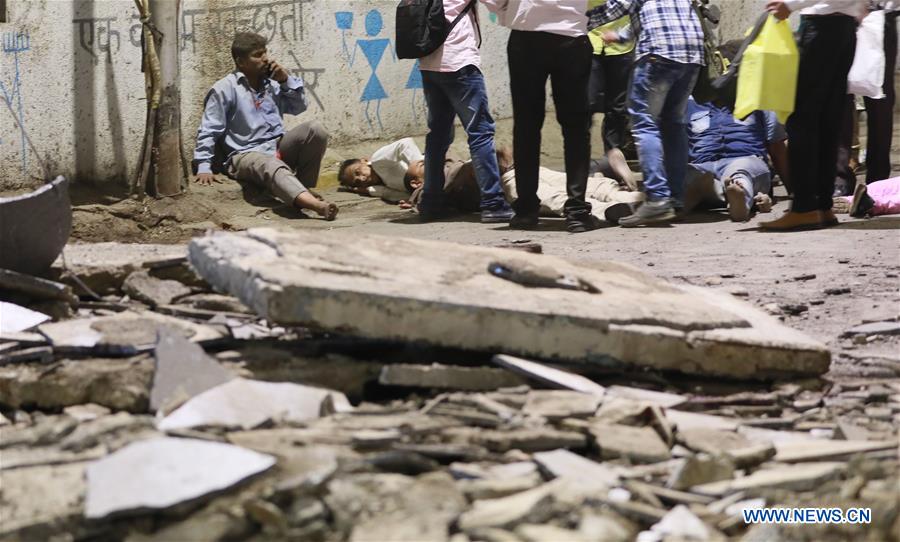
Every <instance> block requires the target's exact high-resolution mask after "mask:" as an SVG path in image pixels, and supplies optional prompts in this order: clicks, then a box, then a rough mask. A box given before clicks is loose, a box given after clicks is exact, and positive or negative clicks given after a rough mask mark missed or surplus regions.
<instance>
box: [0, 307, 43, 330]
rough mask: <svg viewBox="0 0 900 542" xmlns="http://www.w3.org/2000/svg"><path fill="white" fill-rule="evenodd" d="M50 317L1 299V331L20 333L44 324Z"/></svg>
mask: <svg viewBox="0 0 900 542" xmlns="http://www.w3.org/2000/svg"><path fill="white" fill-rule="evenodd" d="M47 320H50V317H49V316H47V315H46V314H42V313H40V312H37V311H33V310H31V309H26V308H25V307H21V306H19V305H16V304H14V303H7V302H6V301H0V333H19V332H20V331H27V330H29V329H31V328H33V327H36V326H38V325H40V324H43V323H44V322H46V321H47Z"/></svg>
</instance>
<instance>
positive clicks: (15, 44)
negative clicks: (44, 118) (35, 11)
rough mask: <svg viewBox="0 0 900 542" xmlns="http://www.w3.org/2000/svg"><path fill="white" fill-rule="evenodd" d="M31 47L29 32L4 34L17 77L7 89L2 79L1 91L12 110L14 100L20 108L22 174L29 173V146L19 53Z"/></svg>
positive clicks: (5, 48)
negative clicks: (26, 137)
mask: <svg viewBox="0 0 900 542" xmlns="http://www.w3.org/2000/svg"><path fill="white" fill-rule="evenodd" d="M30 49H31V37H30V36H29V34H28V32H8V33H5V34H3V52H4V54H7V55H12V56H13V62H14V64H15V77H14V79H13V83H12V88H11V89H7V87H6V85H4V84H3V81H0V92H2V93H3V99H4V100H5V101H6V105H7V106H8V107H9V108H10V109H11V110H12V108H13V101H15V102H16V106H15V107H16V109H18V119H17V122H18V125H19V135H20V138H21V140H22V174H23V175H27V173H28V148H27V147H26V146H25V125H24V123H25V111H24V109H23V107H22V80H21V78H20V74H19V53H24V52H25V51H28V50H30Z"/></svg>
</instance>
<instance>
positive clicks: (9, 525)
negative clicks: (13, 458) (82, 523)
mask: <svg viewBox="0 0 900 542" xmlns="http://www.w3.org/2000/svg"><path fill="white" fill-rule="evenodd" d="M87 465H88V463H87V462H80V463H68V464H64V465H45V466H38V467H26V468H21V469H13V470H3V471H0V484H2V486H3V498H2V499H0V518H3V521H0V538H3V539H9V540H49V539H50V538H51V537H52V535H53V534H54V533H55V530H54V529H53V526H54V525H57V526H65V525H66V524H67V523H69V522H70V521H73V520H75V519H76V518H78V516H79V515H80V514H81V512H82V496H83V495H84V488H85V481H84V472H85V469H86V467H87Z"/></svg>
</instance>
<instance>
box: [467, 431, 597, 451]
mask: <svg viewBox="0 0 900 542" xmlns="http://www.w3.org/2000/svg"><path fill="white" fill-rule="evenodd" d="M476 443H477V444H480V445H482V446H484V447H485V448H487V449H489V450H491V451H494V452H505V451H508V450H513V449H515V450H521V451H523V452H541V451H546V450H555V449H557V448H569V449H573V450H580V449H583V448H584V447H585V446H587V440H586V439H585V436H584V435H582V434H581V433H574V432H571V431H557V430H555V429H549V428H545V429H514V430H512V431H500V430H486V431H481V432H480V433H479V434H478V435H477V440H476Z"/></svg>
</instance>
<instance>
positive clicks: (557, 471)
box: [534, 450, 619, 486]
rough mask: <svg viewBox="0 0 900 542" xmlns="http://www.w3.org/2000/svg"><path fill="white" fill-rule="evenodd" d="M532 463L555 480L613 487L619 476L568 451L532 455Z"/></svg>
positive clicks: (610, 469) (606, 467)
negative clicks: (594, 483)
mask: <svg viewBox="0 0 900 542" xmlns="http://www.w3.org/2000/svg"><path fill="white" fill-rule="evenodd" d="M534 462H535V463H537V464H538V465H540V466H541V468H542V469H543V470H544V471H545V472H548V473H550V474H551V475H552V476H553V477H555V478H562V477H572V478H583V479H586V480H591V481H596V482H597V483H601V484H607V485H609V486H615V485H616V484H617V483H618V481H619V476H618V475H617V474H616V472H615V470H613V469H612V468H610V467H609V466H608V465H604V464H603V463H597V462H596V461H591V460H590V459H586V458H584V457H582V456H580V455H578V454H574V453H572V452H570V451H568V450H553V451H552V452H539V453H536V454H534Z"/></svg>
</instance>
